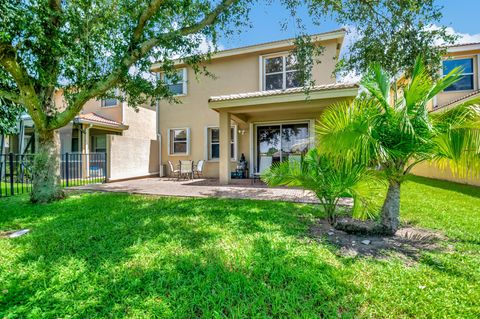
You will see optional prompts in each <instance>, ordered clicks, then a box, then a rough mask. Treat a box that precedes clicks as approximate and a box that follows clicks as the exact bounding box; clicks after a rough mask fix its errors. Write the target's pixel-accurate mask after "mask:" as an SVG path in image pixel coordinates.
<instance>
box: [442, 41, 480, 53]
mask: <svg viewBox="0 0 480 319" xmlns="http://www.w3.org/2000/svg"><path fill="white" fill-rule="evenodd" d="M476 50H480V42H478V43H466V44H458V45H453V46H449V47H447V52H448V53H455V52H464V51H476Z"/></svg>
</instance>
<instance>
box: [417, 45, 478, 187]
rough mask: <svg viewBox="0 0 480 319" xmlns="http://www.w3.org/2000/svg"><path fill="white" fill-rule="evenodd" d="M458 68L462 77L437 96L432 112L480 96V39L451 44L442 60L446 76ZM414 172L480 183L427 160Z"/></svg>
mask: <svg viewBox="0 0 480 319" xmlns="http://www.w3.org/2000/svg"><path fill="white" fill-rule="evenodd" d="M455 67H461V68H462V69H463V74H462V77H461V78H460V80H459V81H458V82H456V83H454V84H453V85H451V86H450V87H448V88H447V89H445V90H444V91H443V92H440V93H439V94H438V95H437V96H436V97H435V99H434V100H433V103H432V105H431V112H441V111H443V110H446V109H448V108H451V107H454V106H456V105H458V104H460V103H462V102H465V101H467V100H469V99H471V98H474V97H479V96H480V72H479V70H480V42H478V43H467V44H459V45H453V46H449V47H448V48H447V54H446V56H445V57H444V59H443V61H442V68H441V72H442V75H445V74H447V73H449V72H450V71H451V70H452V69H454V68H455ZM413 173H414V174H416V175H420V176H425V177H431V178H437V179H445V180H450V181H455V182H460V183H468V184H473V185H478V186H480V179H478V178H476V179H475V178H473V179H464V178H458V177H456V176H454V175H453V174H452V173H451V172H450V170H449V169H445V168H439V167H437V166H435V165H429V164H427V163H423V164H421V165H420V166H418V167H416V168H415V169H414V170H413Z"/></svg>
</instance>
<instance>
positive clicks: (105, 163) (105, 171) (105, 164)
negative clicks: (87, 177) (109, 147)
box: [103, 152, 108, 183]
mask: <svg viewBox="0 0 480 319" xmlns="http://www.w3.org/2000/svg"><path fill="white" fill-rule="evenodd" d="M104 157H105V159H104V162H103V166H104V167H105V169H104V170H103V172H104V173H103V175H104V176H103V182H104V183H106V182H107V176H108V175H107V173H108V172H107V166H108V163H107V152H105V156H104Z"/></svg>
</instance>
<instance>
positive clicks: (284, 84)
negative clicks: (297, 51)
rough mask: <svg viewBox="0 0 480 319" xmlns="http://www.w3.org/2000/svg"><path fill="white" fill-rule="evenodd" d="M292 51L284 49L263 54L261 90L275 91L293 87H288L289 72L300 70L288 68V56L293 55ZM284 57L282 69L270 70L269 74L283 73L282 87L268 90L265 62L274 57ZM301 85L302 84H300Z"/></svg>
mask: <svg viewBox="0 0 480 319" xmlns="http://www.w3.org/2000/svg"><path fill="white" fill-rule="evenodd" d="M291 55H292V53H291V52H288V51H283V52H276V53H271V54H266V55H263V56H262V65H263V68H262V77H261V81H262V84H261V88H260V91H273V90H286V89H291V88H294V87H291V88H287V73H292V72H298V70H287V58H288V57H289V56H291ZM279 57H281V58H282V71H279V72H270V73H268V75H277V74H281V75H282V87H281V88H279V89H272V90H267V89H266V84H267V80H266V79H267V72H266V69H265V67H266V63H265V62H264V61H265V60H266V59H274V58H279ZM299 87H301V86H299Z"/></svg>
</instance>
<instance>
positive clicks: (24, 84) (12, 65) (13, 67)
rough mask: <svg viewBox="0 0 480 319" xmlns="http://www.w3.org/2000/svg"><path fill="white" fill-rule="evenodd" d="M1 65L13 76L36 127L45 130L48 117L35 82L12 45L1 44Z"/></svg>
mask: <svg viewBox="0 0 480 319" xmlns="http://www.w3.org/2000/svg"><path fill="white" fill-rule="evenodd" d="M0 65H1V66H2V67H3V68H4V69H5V71H7V72H8V73H9V74H10V75H11V76H12V78H13V80H14V81H15V83H16V84H17V86H18V89H19V91H20V94H19V96H20V99H21V101H22V104H23V105H24V106H25V107H26V108H27V110H28V113H29V114H30V116H31V117H32V120H33V121H34V123H35V125H36V126H37V127H38V128H44V127H45V123H46V115H45V113H44V111H43V109H42V107H41V105H40V101H39V100H38V96H37V94H36V91H35V85H34V83H35V80H34V79H33V78H32V77H31V76H30V75H29V74H28V72H27V70H26V69H25V68H24V67H23V65H22V62H21V59H20V57H19V56H18V55H17V52H16V51H15V48H14V47H13V46H12V44H11V43H8V42H0Z"/></svg>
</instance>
